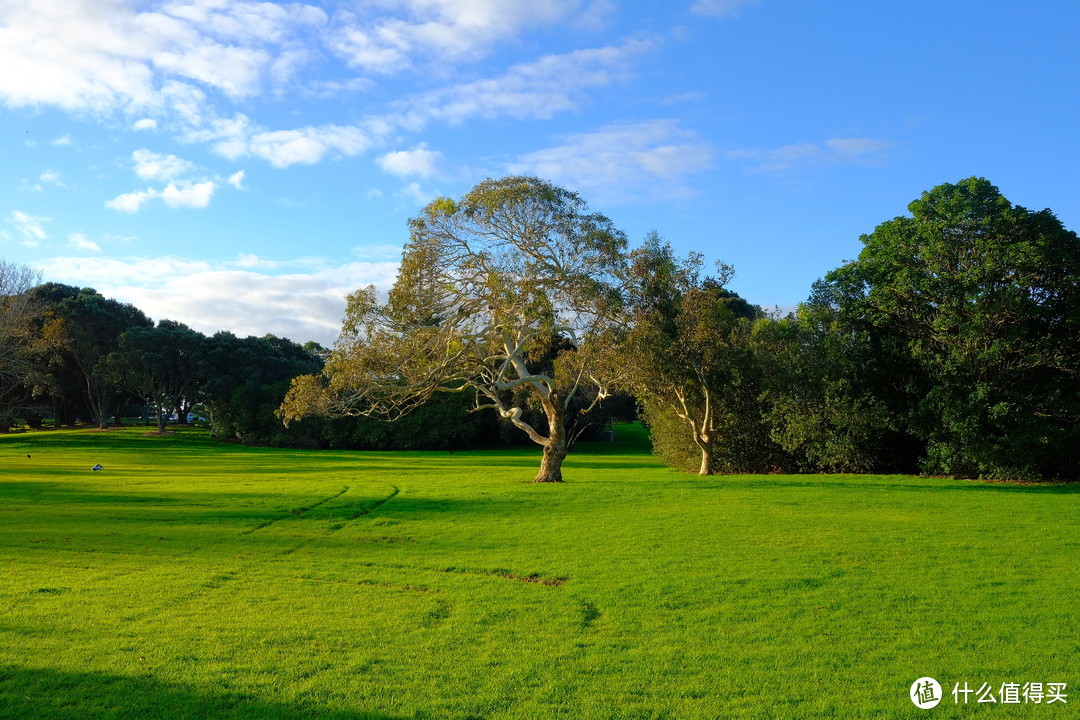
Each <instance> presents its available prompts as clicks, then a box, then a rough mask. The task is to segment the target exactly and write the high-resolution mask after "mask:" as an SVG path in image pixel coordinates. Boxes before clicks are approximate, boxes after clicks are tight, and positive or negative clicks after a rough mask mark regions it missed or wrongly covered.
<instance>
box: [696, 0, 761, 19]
mask: <svg viewBox="0 0 1080 720" xmlns="http://www.w3.org/2000/svg"><path fill="white" fill-rule="evenodd" d="M755 2H757V0H697V2H695V3H694V4H693V6H692V7H691V8H690V10H691V11H692V12H695V13H697V14H698V15H711V16H713V17H720V18H725V17H733V16H735V15H738V14H739V13H740V12H741V11H742V9H743V8H745V7H748V6H750V5H753V4H754V3H755Z"/></svg>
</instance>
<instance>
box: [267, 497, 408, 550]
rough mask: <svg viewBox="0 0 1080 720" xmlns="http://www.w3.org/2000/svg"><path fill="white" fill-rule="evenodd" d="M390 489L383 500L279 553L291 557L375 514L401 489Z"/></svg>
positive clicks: (328, 499)
mask: <svg viewBox="0 0 1080 720" xmlns="http://www.w3.org/2000/svg"><path fill="white" fill-rule="evenodd" d="M390 487H391V488H393V492H391V493H390V494H389V495H387V496H386V497H384V498H379V499H378V500H376V501H375V502H374V503H372V505H371V506H370V507H366V508H364V507H362V508H360V509H359V510H356V511H355V512H353V514H352V515H350V516H349V517H347V518H344V519H343V520H342V522H339V523H335V524H334V525H331V526H330V527H329V528H328V529H327V530H326V532H324V533H323V534H322V535H319V536H316V537H309V538H307V539H306V540H304V541H303V542H301V543H298V544H297V545H295V546H293V547H291V548H286V549H285V550H283V551H282V552H281V555H292V554H293V553H294V552H297V551H298V550H301V549H303V548H305V547H308V546H310V544H311V543H313V542H315V541H317V540H320V539H322V538H325V537H327V536H329V535H333V534H334V533H336V532H337V531H338V530H342V529H344V528H345V526H346V525H347V524H348V523H351V522H353V521H354V520H359V519H360V518H362V517H366V516H368V515H371V514H372V513H373V512H375V511H376V510H378V509H379V508H381V507H382V506H383V505H385V504H386V503H388V502H390V501H391V500H393V499H394V498H395V497H397V495H398V493H399V492H401V489H400V488H398V486H397V485H391V486H390ZM348 489H349V488H348V487H346V488H345V490H348ZM344 494H345V491H342V492H340V493H338V494H337V495H335V496H334V497H332V498H327V499H326V500H324V501H323V502H329V501H330V500H334V499H335V498H339V497H341V496H342V495H344ZM322 504H323V503H322V502H320V503H319V505H322Z"/></svg>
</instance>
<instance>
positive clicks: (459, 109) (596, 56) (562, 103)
mask: <svg viewBox="0 0 1080 720" xmlns="http://www.w3.org/2000/svg"><path fill="white" fill-rule="evenodd" d="M651 48H652V43H650V42H648V41H645V40H631V41H629V42H627V43H625V44H624V45H622V46H619V47H613V46H608V47H602V48H593V49H587V50H575V51H574V52H570V53H566V54H564V55H547V56H545V57H542V58H540V59H539V60H536V61H535V62H531V63H523V64H520V65H515V66H514V67H512V68H510V70H508V71H507V72H506V73H504V74H503V75H501V76H499V77H495V78H488V79H484V80H477V81H474V82H470V83H465V84H461V85H454V86H450V87H446V88H441V89H439V90H433V91H431V92H427V93H422V94H419V95H415V96H413V97H412V98H409V99H408V100H407V101H406V104H407V105H408V110H407V111H406V114H405V116H404V117H402V118H400V119H399V120H398V121H399V122H401V123H402V124H404V125H406V126H407V127H411V128H414V129H416V128H420V127H422V126H423V125H424V124H425V123H426V122H427V121H428V120H431V119H440V120H445V121H447V122H450V123H458V122H462V121H464V120H467V119H469V118H472V117H482V118H498V117H513V118H518V119H525V118H539V119H547V118H550V117H553V116H554V115H555V114H556V113H558V112H564V111H566V110H572V109H574V108H576V107H577V106H578V103H579V100H578V99H577V98H576V96H577V95H578V94H579V93H581V91H584V90H586V89H590V88H596V87H603V86H605V85H610V84H612V83H614V82H618V81H620V80H624V79H626V78H627V77H629V70H628V67H629V63H630V60H631V59H632V58H633V57H634V56H636V55H639V54H641V53H643V52H646V51H648V50H649V49H651Z"/></svg>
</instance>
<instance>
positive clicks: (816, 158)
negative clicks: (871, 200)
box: [728, 138, 896, 173]
mask: <svg viewBox="0 0 1080 720" xmlns="http://www.w3.org/2000/svg"><path fill="white" fill-rule="evenodd" d="M895 146H896V144H895V143H892V142H889V141H887V140H877V139H874V138H834V139H831V140H826V141H824V142H821V143H809V142H807V143H796V144H793V145H785V146H783V147H779V148H775V149H773V150H762V149H757V148H742V149H738V150H732V151H730V152H729V153H728V156H729V157H731V158H733V159H736V160H744V161H747V162H748V163H750V165H751V169H752V170H753V171H754V172H759V173H784V172H789V171H792V170H795V169H798V168H801V167H812V166H820V165H850V164H871V163H880V162H883V161H884V160H885V159H886V158H887V155H888V152H889V151H890V150H892V149H893V148H894V147H895Z"/></svg>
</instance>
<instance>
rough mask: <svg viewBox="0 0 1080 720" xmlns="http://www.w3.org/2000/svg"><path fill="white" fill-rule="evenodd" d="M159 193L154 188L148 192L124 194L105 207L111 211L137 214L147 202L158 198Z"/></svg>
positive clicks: (140, 191)
mask: <svg viewBox="0 0 1080 720" xmlns="http://www.w3.org/2000/svg"><path fill="white" fill-rule="evenodd" d="M157 195H158V192H157V190H154V189H153V188H147V189H146V190H138V191H136V192H129V193H124V194H123V195H117V196H116V197H114V198H113V199H112V200H109V201H108V202H106V203H105V207H107V208H109V209H110V210H116V211H118V212H125V213H129V214H130V213H137V212H139V208H141V207H142V206H143V204H144V203H146V201H147V200H150V199H151V198H155V197H157Z"/></svg>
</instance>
